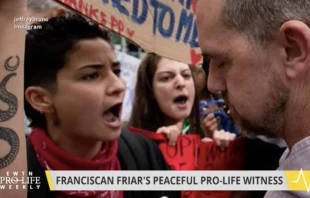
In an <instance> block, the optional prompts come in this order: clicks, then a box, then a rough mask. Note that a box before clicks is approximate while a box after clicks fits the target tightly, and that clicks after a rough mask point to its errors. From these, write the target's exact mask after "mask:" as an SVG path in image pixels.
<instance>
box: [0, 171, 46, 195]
mask: <svg viewBox="0 0 310 198" xmlns="http://www.w3.org/2000/svg"><path fill="white" fill-rule="evenodd" d="M40 185H41V181H40V177H34V176H33V174H32V172H25V171H7V172H6V175H5V176H0V191H1V190H7V189H9V190H17V189H23V190H27V189H30V190H38V189H39V188H40Z"/></svg>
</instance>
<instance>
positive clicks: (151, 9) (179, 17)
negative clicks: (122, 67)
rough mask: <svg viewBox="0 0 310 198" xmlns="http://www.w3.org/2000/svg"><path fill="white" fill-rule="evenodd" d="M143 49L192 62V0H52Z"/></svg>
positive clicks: (195, 55) (195, 51)
mask: <svg viewBox="0 0 310 198" xmlns="http://www.w3.org/2000/svg"><path fill="white" fill-rule="evenodd" d="M56 1H58V2H60V3H62V4H64V5H65V6H67V7H69V8H71V9H73V10H75V11H77V12H79V13H81V14H83V15H84V16H86V17H88V18H90V19H92V20H94V21H96V22H98V23H100V24H101V25H103V26H105V27H107V28H108V29H110V30H112V31H114V32H116V33H118V34H120V35H122V36H124V37H126V38H128V39H129V40H131V41H133V42H134V43H136V44H137V45H139V46H140V47H142V48H143V49H144V50H145V51H147V52H155V53H157V54H159V55H161V56H164V57H167V58H171V59H174V60H178V61H181V62H184V63H188V64H193V65H196V64H198V63H201V62H202V58H201V52H200V49H199V46H198V40H197V36H198V33H197V25H196V18H195V12H196V0H56Z"/></svg>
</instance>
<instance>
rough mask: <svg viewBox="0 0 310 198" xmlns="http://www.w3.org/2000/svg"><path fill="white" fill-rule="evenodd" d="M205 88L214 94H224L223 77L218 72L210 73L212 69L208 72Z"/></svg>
mask: <svg viewBox="0 0 310 198" xmlns="http://www.w3.org/2000/svg"><path fill="white" fill-rule="evenodd" d="M207 86H208V90H209V91H210V92H211V93H214V94H218V93H219V92H224V91H226V89H227V88H226V82H225V79H224V77H223V76H221V75H220V74H219V73H218V72H214V71H212V69H210V70H209V75H208V82H207Z"/></svg>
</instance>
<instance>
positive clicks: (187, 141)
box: [129, 127, 245, 198]
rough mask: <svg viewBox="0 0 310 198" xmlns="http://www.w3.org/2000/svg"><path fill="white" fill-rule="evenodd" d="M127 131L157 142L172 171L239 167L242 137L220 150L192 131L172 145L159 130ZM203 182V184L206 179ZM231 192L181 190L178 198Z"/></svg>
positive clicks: (223, 196) (214, 197)
mask: <svg viewBox="0 0 310 198" xmlns="http://www.w3.org/2000/svg"><path fill="white" fill-rule="evenodd" d="M129 130H130V131H132V132H135V133H139V134H141V135H144V136H145V137H147V138H149V139H152V140H154V141H157V143H158V147H159V149H160V150H161V152H162V154H163V156H164V158H165V160H166V162H167V164H168V165H170V167H171V169H172V170H199V171H207V170H243V165H244V153H245V147H244V146H245V139H243V138H237V139H236V140H234V141H233V142H231V143H230V145H229V147H228V148H227V149H225V150H221V149H220V148H219V147H218V146H217V145H216V144H215V143H214V141H212V142H201V140H200V136H199V135H195V134H188V135H180V136H179V137H178V139H177V142H176V145H175V146H170V145H169V144H168V142H169V141H168V138H167V136H166V135H165V134H163V133H155V132H152V131H146V130H142V129H138V128H134V127H130V128H129ZM204 184H206V185H207V182H205V183H204ZM231 195H232V191H182V195H181V198H229V197H231Z"/></svg>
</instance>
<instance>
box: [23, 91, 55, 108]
mask: <svg viewBox="0 0 310 198" xmlns="http://www.w3.org/2000/svg"><path fill="white" fill-rule="evenodd" d="M25 98H26V100H27V102H28V103H29V104H30V105H31V107H32V108H33V109H35V110H36V111H38V112H40V113H51V112H52V111H53V102H52V98H51V94H50V93H49V91H48V90H46V89H44V88H42V87H36V86H32V87H28V88H27V89H26V90H25Z"/></svg>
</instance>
